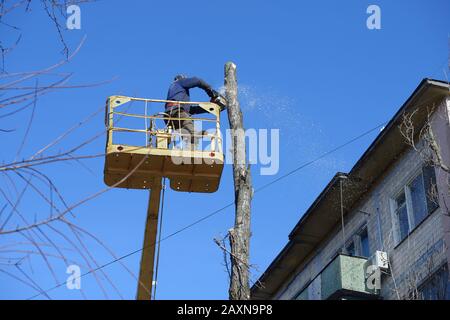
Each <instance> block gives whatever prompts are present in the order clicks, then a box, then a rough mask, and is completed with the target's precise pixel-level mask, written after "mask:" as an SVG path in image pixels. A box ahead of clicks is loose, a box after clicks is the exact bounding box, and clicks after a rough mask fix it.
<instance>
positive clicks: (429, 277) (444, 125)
mask: <svg viewBox="0 0 450 320" xmlns="http://www.w3.org/2000/svg"><path fill="white" fill-rule="evenodd" d="M449 122H450V86H449V84H448V83H446V82H442V81H438V80H432V79H424V80H423V81H422V82H421V83H420V84H419V86H418V87H417V88H416V90H415V91H414V92H413V93H412V95H411V96H410V97H409V98H408V100H407V101H406V102H405V103H404V105H403V106H402V107H401V108H400V110H399V111H398V112H397V113H396V115H395V116H394V117H393V118H392V119H391V120H390V122H389V123H388V124H387V125H386V127H385V128H384V129H383V130H382V131H381V132H380V134H379V135H378V137H377V138H376V139H375V141H374V142H373V143H372V144H371V145H370V147H369V148H368V149H367V150H366V151H365V153H364V154H363V155H362V157H361V158H360V159H359V160H358V162H357V163H356V164H355V165H354V167H353V168H352V169H351V171H350V172H349V173H347V174H344V173H337V174H336V175H335V177H334V178H333V179H332V180H331V181H330V182H329V184H328V185H327V186H326V187H325V189H324V190H323V191H322V193H321V194H320V195H319V196H318V197H317V199H316V200H315V201H314V202H313V204H312V205H311V206H310V207H309V209H308V210H307V211H306V212H305V213H304V215H303V216H302V218H301V219H300V221H299V222H298V223H297V225H296V226H295V227H294V229H293V230H292V232H291V233H290V234H289V241H288V243H287V244H286V246H285V247H284V248H283V249H282V250H281V252H280V253H279V254H278V256H277V257H276V258H275V259H274V261H273V262H272V263H271V264H270V266H269V267H268V268H267V270H266V271H265V272H264V273H263V274H262V275H261V277H260V279H259V282H260V285H258V286H257V285H254V286H253V288H252V293H251V295H252V299H306V300H323V299H449V297H450V295H449V291H450V285H447V283H448V282H449V277H448V268H449V262H450V246H449V244H450V216H449V212H450V187H449V186H450V179H449V178H448V169H447V166H449V167H450V125H449ZM412 128H413V129H414V130H411V129H412ZM422 128H430V129H431V130H429V131H427V130H421V129H422ZM427 132H430V133H432V138H433V139H430V138H429V137H430V135H429V134H428V135H427V134H426V133H427ZM402 133H403V134H402ZM405 135H406V137H413V139H410V140H408V139H407V138H406V137H405ZM408 141H409V142H412V141H413V142H414V145H415V146H416V148H413V146H412V145H411V143H407V142H408ZM433 141H434V142H435V144H432V142H433ZM430 146H434V148H430ZM436 146H437V148H436ZM430 150H431V151H430ZM430 159H433V161H429V160H430Z"/></svg>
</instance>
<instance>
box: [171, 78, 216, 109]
mask: <svg viewBox="0 0 450 320" xmlns="http://www.w3.org/2000/svg"><path fill="white" fill-rule="evenodd" d="M191 88H200V89H203V90H204V91H205V92H206V93H207V94H208V96H210V97H211V96H212V95H213V93H212V88H211V86H210V85H209V84H207V83H206V82H205V81H203V80H202V79H200V78H197V77H192V78H184V79H180V80H177V81H174V82H173V83H172V84H171V85H170V87H169V91H168V92H167V99H166V100H173V101H191V98H190V96H189V89H191ZM180 107H181V109H184V110H185V111H186V112H188V113H189V114H197V113H203V112H206V111H205V110H204V109H202V108H200V107H199V106H195V105H189V104H182V105H181V106H180ZM174 109H178V105H173V104H171V103H166V112H168V113H170V111H172V110H174Z"/></svg>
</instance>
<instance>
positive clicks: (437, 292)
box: [419, 265, 450, 300]
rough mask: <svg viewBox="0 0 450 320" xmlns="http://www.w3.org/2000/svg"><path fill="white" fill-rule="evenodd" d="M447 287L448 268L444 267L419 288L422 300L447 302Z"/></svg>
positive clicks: (448, 294)
mask: <svg viewBox="0 0 450 320" xmlns="http://www.w3.org/2000/svg"><path fill="white" fill-rule="evenodd" d="M449 289H450V288H449V287H448V268H447V265H444V266H443V267H442V268H440V269H439V270H438V271H437V272H436V273H435V274H434V275H432V276H431V278H430V279H428V280H427V281H425V283H424V284H422V285H421V286H420V288H419V294H420V298H421V299H422V300H448V299H450V290H449Z"/></svg>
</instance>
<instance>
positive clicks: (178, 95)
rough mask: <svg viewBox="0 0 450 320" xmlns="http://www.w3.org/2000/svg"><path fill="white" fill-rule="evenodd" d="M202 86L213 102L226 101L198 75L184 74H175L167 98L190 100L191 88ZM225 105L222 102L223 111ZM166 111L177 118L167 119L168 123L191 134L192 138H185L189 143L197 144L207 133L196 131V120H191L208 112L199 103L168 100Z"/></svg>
mask: <svg viewBox="0 0 450 320" xmlns="http://www.w3.org/2000/svg"><path fill="white" fill-rule="evenodd" d="M192 88H200V89H203V90H204V91H205V92H206V94H207V95H208V96H209V97H210V98H211V101H212V102H215V101H216V100H218V99H221V101H224V98H223V97H222V96H221V95H220V94H219V93H218V92H217V91H216V90H214V89H212V88H211V86H210V85H209V84H207V83H206V82H205V81H203V80H202V79H200V78H197V77H190V78H188V77H187V76H185V75H183V74H179V75H177V76H175V78H174V80H173V82H172V84H171V85H170V87H169V91H168V93H167V99H166V100H170V101H183V102H188V101H191V100H190V96H189V89H192ZM225 107H226V106H225V105H224V104H221V111H222V110H224V109H225ZM165 112H166V113H167V114H168V115H169V116H170V117H171V118H175V119H172V120H171V121H169V120H165V121H166V123H168V124H170V125H171V126H172V128H174V129H180V128H181V129H182V130H183V131H184V132H183V133H184V134H188V135H190V139H189V138H188V137H186V139H184V140H185V141H186V142H187V143H188V145H192V144H193V145H194V146H195V145H196V144H197V140H198V138H199V137H201V136H203V135H205V133H206V132H205V131H200V132H196V131H195V127H194V122H193V121H192V120H191V116H192V115H194V114H200V113H204V112H207V111H206V110H205V109H203V108H201V107H200V106H199V105H191V104H179V103H177V102H167V103H166V105H165ZM176 118H181V119H183V120H181V119H180V120H176Z"/></svg>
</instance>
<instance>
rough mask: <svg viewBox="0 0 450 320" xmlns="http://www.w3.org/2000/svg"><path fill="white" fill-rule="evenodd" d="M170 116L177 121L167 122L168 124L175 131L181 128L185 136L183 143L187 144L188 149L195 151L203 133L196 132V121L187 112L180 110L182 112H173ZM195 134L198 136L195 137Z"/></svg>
mask: <svg viewBox="0 0 450 320" xmlns="http://www.w3.org/2000/svg"><path fill="white" fill-rule="evenodd" d="M169 116H170V117H171V118H175V119H171V120H170V121H166V123H167V122H168V125H170V126H171V127H172V128H173V129H174V130H179V129H180V128H181V131H182V132H181V133H182V134H183V136H182V138H183V141H185V142H186V144H187V147H188V149H195V146H196V145H197V143H198V140H199V139H200V135H201V132H197V131H195V127H194V121H192V120H191V119H190V118H191V115H190V114H189V113H187V112H186V111H185V110H183V109H180V110H172V111H171V112H170V113H169ZM176 118H184V119H187V118H189V119H188V120H177V119H176ZM194 134H195V135H196V136H194ZM186 135H187V136H186Z"/></svg>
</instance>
